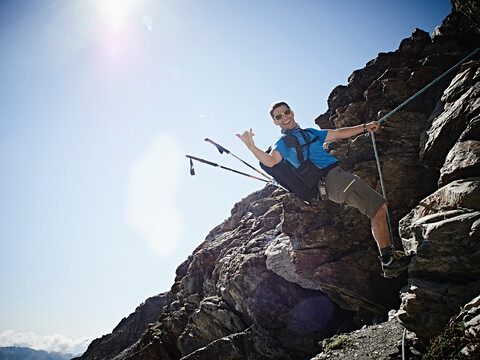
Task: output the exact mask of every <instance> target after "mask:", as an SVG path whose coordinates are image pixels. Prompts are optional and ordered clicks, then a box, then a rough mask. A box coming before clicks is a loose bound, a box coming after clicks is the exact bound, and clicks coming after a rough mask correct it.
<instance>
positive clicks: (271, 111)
mask: <svg viewBox="0 0 480 360" xmlns="http://www.w3.org/2000/svg"><path fill="white" fill-rule="evenodd" d="M282 105H285V106H286V107H287V109H290V106H288V104H287V103H286V102H285V101H277V102H274V103H273V104H272V106H270V116H271V117H272V119H273V120H275V118H274V117H273V111H274V110H275V109H276V108H278V107H279V106H282Z"/></svg>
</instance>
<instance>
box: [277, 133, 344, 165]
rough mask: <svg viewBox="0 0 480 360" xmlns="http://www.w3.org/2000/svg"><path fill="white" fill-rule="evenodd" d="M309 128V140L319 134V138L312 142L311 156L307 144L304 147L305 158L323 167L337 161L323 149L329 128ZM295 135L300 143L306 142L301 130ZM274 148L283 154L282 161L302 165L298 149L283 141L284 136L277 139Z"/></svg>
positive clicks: (307, 134)
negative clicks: (298, 156)
mask: <svg viewBox="0 0 480 360" xmlns="http://www.w3.org/2000/svg"><path fill="white" fill-rule="evenodd" d="M304 130H305V129H304ZM308 130H309V131H304V134H305V135H306V136H307V138H308V139H309V141H311V140H313V138H314V137H315V136H318V140H317V141H315V142H313V143H311V144H310V149H309V151H310V156H308V151H307V146H305V147H303V148H302V149H303V156H304V157H305V159H307V158H308V159H310V160H311V161H312V162H313V163H314V164H315V165H317V166H318V167H321V168H325V167H327V166H329V165H332V164H333V163H335V162H336V161H337V159H335V158H334V157H333V156H331V155H329V154H328V153H327V152H326V151H325V150H324V149H323V144H324V143H325V139H326V137H327V133H328V130H317V129H311V128H309V129H308ZM312 133H313V134H312ZM294 135H295V136H296V137H297V138H298V141H299V142H300V145H303V144H305V140H304V139H303V136H302V134H301V133H300V132H295V133H294ZM272 150H277V151H278V152H279V153H280V154H281V155H282V157H283V160H282V162H284V161H288V162H290V163H291V164H292V165H293V166H294V167H296V168H297V167H299V166H300V162H299V161H298V158H297V151H296V150H295V148H290V147H288V146H287V144H285V141H283V137H281V138H280V139H278V140H277V142H276V143H275V144H274V145H273V148H272Z"/></svg>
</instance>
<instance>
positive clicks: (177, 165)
mask: <svg viewBox="0 0 480 360" xmlns="http://www.w3.org/2000/svg"><path fill="white" fill-rule="evenodd" d="M181 154H182V151H181V149H180V147H179V145H178V143H177V142H176V141H175V139H174V138H173V137H170V136H168V135H160V136H158V137H157V138H156V139H155V140H154V141H153V142H152V143H151V144H150V145H149V146H148V147H147V148H146V149H145V151H144V152H143V153H142V154H141V155H140V156H139V158H138V159H137V161H136V162H135V164H134V165H133V167H132V172H131V174H130V185H129V193H128V208H127V217H128V221H129V223H130V225H131V226H132V227H133V228H134V229H136V230H137V231H139V232H140V233H141V234H142V235H143V236H144V238H145V239H146V241H147V243H148V244H149V246H150V248H151V249H152V250H153V251H154V252H155V253H156V254H157V255H158V256H168V255H170V254H171V253H172V252H174V251H175V250H176V249H177V248H178V246H179V244H180V242H181V240H182V235H183V221H182V217H181V215H180V212H179V211H178V210H177V206H176V204H175V195H176V193H177V191H178V187H179V181H180V172H181V161H182V159H183V158H182V155H181Z"/></svg>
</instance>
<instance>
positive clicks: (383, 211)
mask: <svg viewBox="0 0 480 360" xmlns="http://www.w3.org/2000/svg"><path fill="white" fill-rule="evenodd" d="M386 215H387V203H384V204H383V205H382V206H380V209H378V210H377V213H376V214H375V216H374V217H373V218H372V219H375V218H377V219H378V218H380V217H384V216H386Z"/></svg>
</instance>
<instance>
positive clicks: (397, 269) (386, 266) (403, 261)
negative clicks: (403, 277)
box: [381, 253, 412, 279]
mask: <svg viewBox="0 0 480 360" xmlns="http://www.w3.org/2000/svg"><path fill="white" fill-rule="evenodd" d="M411 260H412V257H411V256H405V255H401V256H397V257H395V256H394V255H393V253H392V254H391V255H390V258H389V259H388V260H387V261H386V262H385V260H382V261H381V263H382V270H383V277H384V278H386V279H392V278H395V277H398V276H400V274H401V273H402V272H403V271H405V270H406V269H407V268H408V265H409V264H410V261H411Z"/></svg>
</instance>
